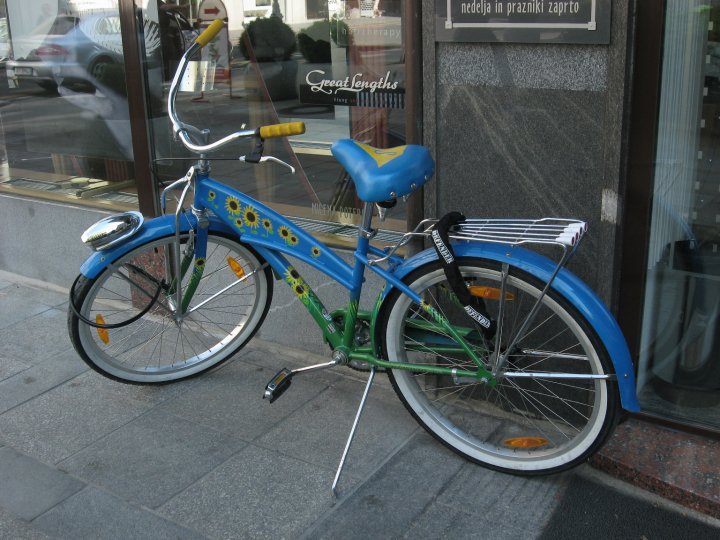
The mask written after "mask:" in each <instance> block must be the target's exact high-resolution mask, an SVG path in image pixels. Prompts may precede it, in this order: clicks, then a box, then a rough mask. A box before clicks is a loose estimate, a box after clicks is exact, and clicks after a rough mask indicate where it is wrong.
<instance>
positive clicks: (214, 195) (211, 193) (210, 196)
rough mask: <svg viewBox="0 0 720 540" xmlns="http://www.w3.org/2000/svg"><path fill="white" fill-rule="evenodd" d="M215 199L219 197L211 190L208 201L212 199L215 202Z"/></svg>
mask: <svg viewBox="0 0 720 540" xmlns="http://www.w3.org/2000/svg"><path fill="white" fill-rule="evenodd" d="M215 197H217V193H215V192H214V191H212V190H210V191H209V192H208V199H210V200H211V201H214V200H215Z"/></svg>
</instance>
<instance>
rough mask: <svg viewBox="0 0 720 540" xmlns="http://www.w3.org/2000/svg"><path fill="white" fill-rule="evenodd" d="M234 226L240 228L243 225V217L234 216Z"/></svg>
mask: <svg viewBox="0 0 720 540" xmlns="http://www.w3.org/2000/svg"><path fill="white" fill-rule="evenodd" d="M235 226H236V227H237V228H238V229H242V228H243V227H244V226H245V223H244V222H243V219H242V218H241V217H239V218H235Z"/></svg>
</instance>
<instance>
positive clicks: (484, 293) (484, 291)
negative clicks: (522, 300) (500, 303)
mask: <svg viewBox="0 0 720 540" xmlns="http://www.w3.org/2000/svg"><path fill="white" fill-rule="evenodd" d="M468 290H469V291H470V294H472V295H473V296H479V297H480V298H487V299H488V300H500V289H498V288H497V287H484V286H482V285H471V286H470V287H468ZM505 300H515V295H514V294H513V293H509V292H506V293H505Z"/></svg>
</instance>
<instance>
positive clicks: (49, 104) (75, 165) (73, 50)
mask: <svg viewBox="0 0 720 540" xmlns="http://www.w3.org/2000/svg"><path fill="white" fill-rule="evenodd" d="M0 17H1V18H0V53H1V56H2V66H0V95H1V96H2V97H1V98H0V99H2V106H1V107H0V122H1V124H0V158H1V162H2V168H1V170H0V190H3V191H10V192H14V193H21V194H30V195H35V194H40V195H42V196H43V197H51V198H55V199H59V200H63V201H67V200H71V201H74V202H84V203H89V204H95V205H102V206H109V207H113V208H117V207H121V208H122V207H130V208H134V207H137V196H136V189H135V185H134V180H133V179H134V168H133V152H132V147H131V144H130V119H129V117H128V106H127V92H126V88H125V71H124V56H123V46H122V40H121V36H120V19H119V16H118V8H117V2H116V1H115V2H114V1H111V0H106V1H102V0H92V1H88V0H43V1H38V2H26V1H23V0H5V1H4V2H2V3H1V4H0Z"/></svg>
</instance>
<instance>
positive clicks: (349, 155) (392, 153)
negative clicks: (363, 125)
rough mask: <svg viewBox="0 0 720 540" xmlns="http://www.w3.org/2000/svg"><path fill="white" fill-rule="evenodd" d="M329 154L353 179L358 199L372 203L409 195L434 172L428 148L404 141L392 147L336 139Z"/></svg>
mask: <svg viewBox="0 0 720 540" xmlns="http://www.w3.org/2000/svg"><path fill="white" fill-rule="evenodd" d="M332 154H333V156H335V159H337V160H338V161H339V162H340V164H341V165H342V166H343V167H345V170H346V171H347V172H348V173H349V174H350V177H351V178H352V179H353V181H354V182H355V190H356V191H357V195H358V197H359V198H360V200H362V201H364V202H370V203H376V202H382V201H387V200H389V199H394V198H396V197H403V196H405V195H409V194H410V193H412V192H413V191H415V190H416V189H418V188H419V187H421V186H422V185H423V184H425V182H427V181H428V180H430V178H431V177H432V175H433V173H434V172H435V164H434V163H433V160H432V158H431V157H430V152H429V151H428V149H427V148H425V147H424V146H419V145H416V144H408V145H405V146H398V147H395V148H373V147H372V146H368V145H367V144H363V143H359V142H357V141H354V140H352V139H340V140H338V141H336V142H335V144H333V146H332Z"/></svg>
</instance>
